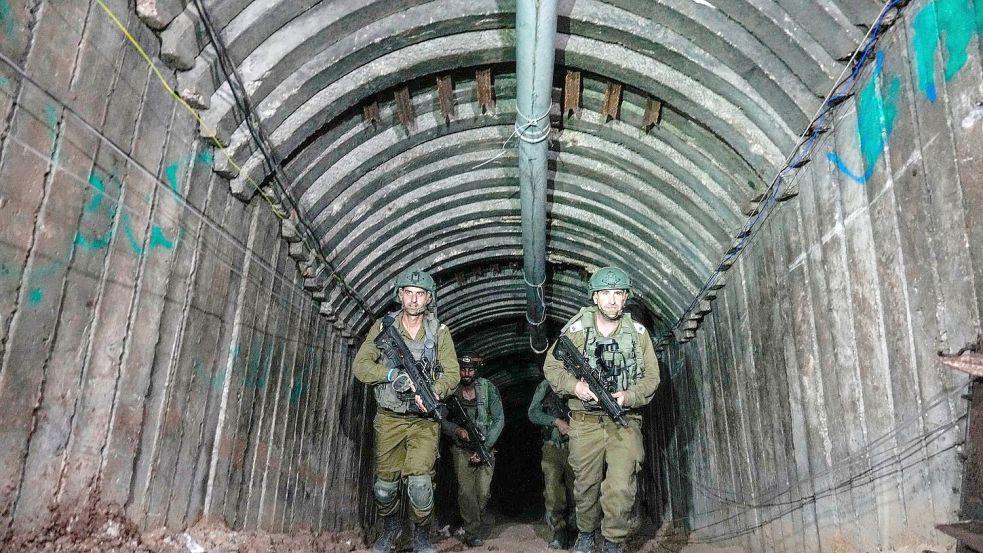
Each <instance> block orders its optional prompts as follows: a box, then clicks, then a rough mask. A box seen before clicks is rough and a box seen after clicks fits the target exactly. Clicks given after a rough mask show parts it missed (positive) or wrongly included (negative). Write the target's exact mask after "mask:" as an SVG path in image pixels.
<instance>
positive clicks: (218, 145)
mask: <svg viewBox="0 0 983 553" xmlns="http://www.w3.org/2000/svg"><path fill="white" fill-rule="evenodd" d="M96 2H97V3H98V4H99V7H101V8H102V10H103V11H104V12H106V15H108V16H109V18H110V19H112V20H113V23H115V24H116V26H117V27H119V30H120V31H122V32H123V35H124V36H125V37H126V39H127V40H129V41H130V44H132V45H133V47H134V48H136V49H137V52H138V53H139V54H140V56H142V57H143V59H144V61H146V62H147V65H149V66H150V69H152V70H153V72H154V74H155V75H157V80H159V81H160V84H162V85H163V86H164V89H165V90H167V92H169V93H170V94H171V96H174V98H175V99H177V101H178V103H180V104H181V105H182V106H184V109H186V110H188V112H189V113H191V115H192V117H194V118H195V120H196V121H198V124H199V125H201V127H202V128H203V129H205V131H206V132H207V133H208V134H209V135H210V137H211V140H212V142H213V143H214V144H215V147H216V148H218V149H219V151H221V152H222V154H223V155H224V156H225V159H227V160H228V161H229V164H230V165H232V166H233V167H235V169H236V171H238V172H239V174H240V175H242V176H243V177H244V178H245V179H246V181H248V182H249V184H251V185H253V188H255V189H256V191H257V192H259V195H260V196H262V197H263V199H264V200H266V203H268V204H270V208H272V209H271V210H272V211H273V215H275V216H276V217H277V218H279V219H280V220H283V219H284V218H285V217H283V216H282V215H280V213H279V212H280V210H279V209H277V207H276V206H275V205H273V201H272V200H271V199H270V198H269V197H268V196H267V195H266V194H265V193H264V192H263V190H262V189H261V188H260V187H259V185H257V184H256V182H255V181H253V179H252V178H251V177H250V176H249V175H247V174H245V173H243V172H242V168H241V167H239V165H237V164H236V162H235V160H233V159H232V156H230V155H229V152H228V151H226V149H225V147H224V146H222V143H221V142H219V141H218V138H216V136H215V131H214V130H213V129H212V128H211V127H209V126H208V125H207V124H205V122H204V121H203V120H202V119H201V116H200V115H198V112H197V111H195V109H194V108H193V107H191V106H189V105H188V103H187V102H185V101H184V98H182V97H181V96H180V95H179V94H178V93H177V92H175V91H174V89H173V88H171V85H169V84H167V79H165V78H164V75H163V74H161V72H160V69H158V68H157V65H156V64H154V61H153V60H152V59H151V58H150V56H148V55H147V52H146V51H145V50H144V49H143V47H142V46H140V44H139V43H138V42H137V41H136V39H135V38H133V35H131V34H130V31H129V30H127V28H126V26H125V25H123V22H122V21H120V20H119V18H118V17H116V14H115V13H113V11H112V10H110V9H109V6H107V5H106V3H105V2H103V0H96Z"/></svg>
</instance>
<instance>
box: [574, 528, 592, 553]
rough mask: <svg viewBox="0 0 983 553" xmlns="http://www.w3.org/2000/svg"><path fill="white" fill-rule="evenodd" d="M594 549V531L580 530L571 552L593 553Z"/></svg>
mask: <svg viewBox="0 0 983 553" xmlns="http://www.w3.org/2000/svg"><path fill="white" fill-rule="evenodd" d="M593 550H594V532H580V533H579V534H577V541H576V542H574V544H573V549H571V550H570V553H591V552H592V551H593Z"/></svg>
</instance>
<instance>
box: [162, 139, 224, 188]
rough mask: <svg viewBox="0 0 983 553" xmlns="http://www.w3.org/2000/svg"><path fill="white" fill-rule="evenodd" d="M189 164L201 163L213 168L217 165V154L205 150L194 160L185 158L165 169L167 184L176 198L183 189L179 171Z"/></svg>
mask: <svg viewBox="0 0 983 553" xmlns="http://www.w3.org/2000/svg"><path fill="white" fill-rule="evenodd" d="M188 162H194V163H200V164H202V165H205V166H206V167H212V166H214V164H215V154H214V153H213V152H212V150H211V149H205V150H202V151H201V152H200V153H199V154H198V155H197V156H195V157H194V158H190V157H183V158H181V159H178V160H177V161H175V162H174V163H171V164H170V165H168V166H167V167H165V168H164V178H165V179H166V180H167V184H168V185H169V186H170V187H171V192H173V193H174V195H175V196H180V195H181V188H180V186H179V184H178V170H179V169H181V168H182V167H184V165H185V164H187V163H188Z"/></svg>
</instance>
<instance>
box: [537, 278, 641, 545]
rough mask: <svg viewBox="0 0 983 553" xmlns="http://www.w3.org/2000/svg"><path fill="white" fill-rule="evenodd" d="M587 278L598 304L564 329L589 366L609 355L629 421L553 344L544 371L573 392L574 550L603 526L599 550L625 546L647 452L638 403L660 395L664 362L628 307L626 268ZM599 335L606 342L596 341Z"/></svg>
mask: <svg viewBox="0 0 983 553" xmlns="http://www.w3.org/2000/svg"><path fill="white" fill-rule="evenodd" d="M589 286H590V288H589V293H590V298H591V302H592V304H593V305H591V306H590V307H585V308H583V309H581V310H580V312H578V313H577V314H576V315H575V316H574V317H573V318H572V319H570V321H569V322H567V324H566V325H565V326H564V327H563V329H562V330H561V333H562V334H564V335H566V336H568V337H569V338H570V340H571V341H572V342H573V344H574V345H576V346H577V347H578V348H579V349H580V350H581V351H582V352H583V353H584V356H585V358H586V359H587V362H588V363H589V364H590V366H591V367H593V368H595V369H596V368H597V367H598V363H599V360H598V353H599V354H600V355H601V356H603V357H604V358H603V359H601V367H602V372H603V373H604V374H603V376H604V379H605V381H606V382H607V384H608V386H609V390H611V391H612V392H613V393H612V396H613V397H614V399H615V401H617V402H618V404H619V405H621V406H622V407H624V408H625V409H627V410H628V415H627V417H626V418H627V421H628V425H627V427H622V426H620V425H619V424H617V423H616V422H615V421H614V420H613V419H612V418H611V417H609V416H608V415H607V414H605V412H604V411H603V410H600V409H599V407H598V405H597V397H596V396H595V395H594V394H593V393H592V392H591V390H590V388H589V386H588V385H587V383H586V382H584V381H583V380H578V379H577V378H576V377H575V376H574V375H573V374H571V373H570V372H569V371H567V370H566V369H565V368H564V365H563V363H562V362H561V361H559V360H557V359H556V358H555V357H554V356H553V355H552V353H553V351H552V349H553V348H551V350H550V351H549V352H548V353H547V355H546V363H545V366H544V367H543V371H544V373H545V374H546V380H547V381H549V383H550V386H551V387H552V388H553V390H554V391H556V393H557V394H559V395H561V396H567V397H569V398H570V399H569V400H568V402H567V405H568V406H569V407H570V456H569V461H570V466H571V468H573V473H574V497H575V500H576V504H577V528H578V530H579V533H578V535H577V541H576V542H575V543H574V546H573V548H572V549H571V552H572V553H589V552H590V551H591V550H592V549H593V547H594V541H595V539H597V537H596V535H595V532H596V531H597V530H598V529H600V531H601V536H602V537H603V540H604V542H603V544H602V547H601V551H602V553H620V552H621V551H622V544H623V543H624V541H625V539H626V538H627V536H628V533H629V531H630V522H629V517H630V514H631V512H632V508H633V506H634V503H635V492H636V487H637V484H636V476H637V475H636V473H637V471H638V470H639V467H640V466H641V463H642V461H643V460H644V457H645V450H644V449H643V447H642V431H641V426H642V417H641V415H640V414H638V413H637V412H636V410H637V409H638V408H640V407H642V406H644V405H646V404H647V403H648V402H649V401H651V400H652V397H653V396H654V395H655V390H656V388H657V387H658V386H659V363H658V360H657V359H656V356H655V348H654V347H653V345H652V339H651V338H650V336H649V333H648V332H647V331H646V330H645V327H644V326H642V325H641V324H639V323H637V322H635V321H633V320H632V318H631V315H628V314H626V313H624V307H625V302H627V301H628V295H629V294H630V292H631V281H630V280H629V278H628V274H627V273H625V272H624V271H623V270H621V269H619V268H616V267H602V268H601V269H598V270H597V272H595V273H594V275H593V276H591V279H590V285H589ZM601 340H604V341H605V343H606V346H605V347H602V348H595V345H596V344H597V342H598V341H601ZM612 341H613V342H614V344H616V347H615V346H614V345H612V344H611V342H612ZM553 347H554V348H555V347H556V346H555V344H554V346H553Z"/></svg>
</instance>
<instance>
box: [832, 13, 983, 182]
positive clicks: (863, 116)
mask: <svg viewBox="0 0 983 553" xmlns="http://www.w3.org/2000/svg"><path fill="white" fill-rule="evenodd" d="M974 6H975V8H974ZM912 28H913V32H912V36H911V50H912V52H913V56H914V65H915V73H916V75H917V81H918V90H919V91H920V92H921V93H922V94H923V95H924V96H925V97H926V98H927V99H928V101H929V102H935V100H936V99H937V98H938V91H937V86H936V83H935V66H936V58H937V57H938V56H936V53H937V52H938V49H939V45H940V44H942V45H943V46H944V49H945V52H944V55H943V56H942V57H943V58H944V59H945V67H944V71H943V75H944V78H945V80H946V82H948V81H950V80H951V79H952V78H953V77H955V76H956V75H957V74H958V73H959V72H960V71H961V70H962V69H963V68H964V67H965V66H966V62H967V60H968V49H969V45H970V43H971V41H972V38H973V36H974V35H976V34H980V33H981V32H983V0H980V1H977V2H973V3H972V4H971V3H970V2H967V1H966V0H934V1H932V2H929V3H928V4H926V5H925V6H923V7H922V8H921V9H919V10H918V12H916V13H915V16H914V17H913V18H912ZM883 58H884V54H883V52H882V51H880V50H879V51H877V53H876V58H875V64H874V70H873V72H872V73H871V76H870V80H869V82H868V83H867V84H866V85H865V86H864V88H863V90H861V92H860V95H859V98H858V100H857V135H858V139H859V144H860V155H861V159H862V161H863V163H864V169H863V170H862V171H861V170H854V169H852V168H850V167H849V166H848V165H847V163H846V162H845V161H844V160H843V158H842V156H840V154H839V153H837V152H830V153H829V154H827V155H826V158H827V159H828V160H829V161H830V162H831V163H832V164H833V165H834V166H835V167H836V168H837V169H838V170H839V171H840V172H841V173H843V174H844V175H846V176H847V177H848V178H849V179H850V180H852V181H854V182H856V183H857V184H861V185H863V184H866V183H867V180H868V179H869V178H870V176H871V175H872V174H873V173H874V168H875V167H876V165H877V162H878V161H879V159H880V157H881V155H882V154H883V153H884V148H885V147H886V146H887V143H888V140H889V139H890V137H891V134H892V133H893V132H894V119H895V117H896V116H897V113H898V109H897V103H898V95H899V91H900V88H901V79H900V77H899V76H898V75H885V74H883Z"/></svg>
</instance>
